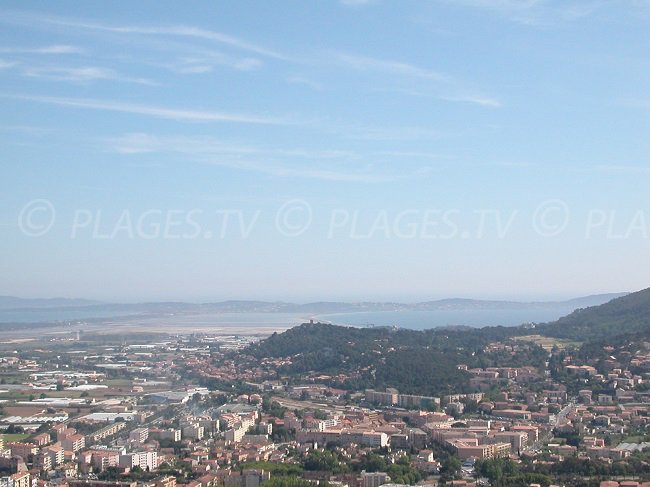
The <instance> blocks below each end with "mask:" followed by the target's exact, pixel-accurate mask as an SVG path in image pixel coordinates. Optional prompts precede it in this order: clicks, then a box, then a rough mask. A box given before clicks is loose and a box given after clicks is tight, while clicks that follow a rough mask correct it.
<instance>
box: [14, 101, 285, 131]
mask: <svg viewBox="0 0 650 487" xmlns="http://www.w3.org/2000/svg"><path fill="white" fill-rule="evenodd" d="M2 96H4V97H5V98H12V99H17V100H25V101H32V102H36V103H46V104H50V105H60V106H68V107H76V108H87V109H92V110H105V111H111V112H122V113H131V114H135V115H145V116H149V117H154V118H163V119H170V120H177V121H183V122H234V123H250V124H269V125H288V124H290V123H291V122H290V121H288V120H286V119H280V118H271V117H264V116H261V115H249V114H240V113H226V112H217V111H202V110H184V109H175V108H165V107H156V106H150V105H140V104H136V103H127V102H121V101H115V100H97V99H92V98H64V97H54V96H31V95H7V94H5V95H2Z"/></svg>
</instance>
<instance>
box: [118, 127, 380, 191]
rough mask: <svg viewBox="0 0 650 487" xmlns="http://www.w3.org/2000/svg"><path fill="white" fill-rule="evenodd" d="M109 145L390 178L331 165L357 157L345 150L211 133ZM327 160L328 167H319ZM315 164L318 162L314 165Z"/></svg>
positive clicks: (199, 159) (325, 176) (277, 169)
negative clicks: (234, 139) (267, 144)
mask: <svg viewBox="0 0 650 487" xmlns="http://www.w3.org/2000/svg"><path fill="white" fill-rule="evenodd" d="M106 142H107V143H108V144H109V145H110V146H111V148H112V149H113V150H115V151H117V152H119V153H121V154H142V153H167V154H172V155H174V154H175V155H181V156H183V157H182V160H183V161H188V160H189V161H192V162H196V163H201V164H209V165H216V166H223V167H228V168H231V169H239V170H245V171H254V172H259V173H263V174H268V175H272V176H278V177H297V178H308V179H320V180H326V181H338V182H363V183H376V182H383V181H388V180H390V179H392V178H391V177H389V176H388V175H383V174H379V173H377V172H376V171H369V170H364V171H350V170H345V171H343V170H336V169H332V168H331V165H332V164H333V163H334V162H336V161H338V162H347V163H349V162H350V161H353V160H356V159H358V158H359V156H358V155H356V154H354V153H350V152H347V151H332V150H316V151H314V150H307V149H276V148H273V149H268V148H260V147H255V146H251V145H242V144H232V143H228V142H224V141H221V140H218V139H215V138H214V137H189V136H171V137H169V136H167V137H160V136H155V135H151V134H143V133H132V134H127V135H125V136H122V137H118V138H113V139H108V140H106ZM323 163H327V165H328V167H320V166H321V165H322V164H323ZM317 164H318V165H319V166H317Z"/></svg>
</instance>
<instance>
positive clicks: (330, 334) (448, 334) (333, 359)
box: [248, 323, 546, 395]
mask: <svg viewBox="0 0 650 487" xmlns="http://www.w3.org/2000/svg"><path fill="white" fill-rule="evenodd" d="M511 333H512V329H509V328H505V327H492V328H486V329H482V330H476V329H473V330H472V329H441V328H438V329H434V330H426V331H416V330H405V329H394V328H353V327H344V326H335V325H329V324H324V323H305V324H303V325H300V326H297V327H295V328H292V329H290V330H287V331H286V332H284V333H275V334H273V335H272V336H270V337H269V338H267V339H266V340H263V341H261V342H259V343H257V344H255V345H253V346H251V348H250V349H249V350H248V351H249V353H251V354H252V355H254V356H256V357H258V358H263V357H284V358H290V362H291V363H290V364H287V365H285V366H283V367H282V368H281V370H279V371H278V372H279V373H280V374H281V375H289V376H300V377H302V376H304V375H305V374H307V373H310V372H316V373H323V374H331V375H337V374H340V373H352V374H353V375H354V374H355V373H358V372H359V371H361V373H360V374H359V375H358V378H357V379H356V380H351V381H350V380H348V381H346V383H345V384H340V385H341V387H346V388H347V387H349V388H353V389H363V388H366V387H374V388H382V387H387V386H392V387H397V388H398V389H399V390H400V391H402V392H404V393H411V394H425V395H427V394H433V395H437V394H444V393H450V392H454V391H456V392H463V391H467V390H468V386H469V375H468V374H467V373H466V372H464V371H462V370H458V367H457V366H458V364H460V363H465V364H468V365H469V366H476V367H487V366H492V365H496V363H495V362H494V360H495V359H496V358H497V357H494V356H492V355H487V354H485V353H484V352H483V350H484V347H485V344H487V343H488V342H490V341H494V340H501V339H504V338H508V337H509V336H510V335H511ZM537 352H539V353H537ZM545 356H546V354H545V353H544V352H543V350H542V349H541V348H539V350H537V349H535V350H534V351H533V352H532V353H531V354H530V355H528V356H526V357H525V358H526V360H527V361H530V362H531V363H534V362H538V363H539V364H541V363H543V360H544V358H545ZM500 359H503V360H505V361H506V362H504V363H503V365H524V364H523V363H520V364H518V363H517V364H516V363H510V362H508V361H512V360H516V359H513V358H512V357H511V356H508V357H501V358H500Z"/></svg>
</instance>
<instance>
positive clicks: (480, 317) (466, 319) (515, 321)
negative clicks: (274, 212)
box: [316, 307, 573, 330]
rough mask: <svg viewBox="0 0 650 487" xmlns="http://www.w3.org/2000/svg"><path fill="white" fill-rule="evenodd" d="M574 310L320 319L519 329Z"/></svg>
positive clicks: (466, 311)
mask: <svg viewBox="0 0 650 487" xmlns="http://www.w3.org/2000/svg"><path fill="white" fill-rule="evenodd" d="M572 311H573V308H571V307H552V308H539V307H530V308H528V307H522V308H517V309H501V310H494V309H454V310H430V311H379V312H359V313H336V314H324V315H318V316H317V317H316V319H318V320H319V321H324V322H328V323H332V324H335V325H350V326H397V327H399V328H408V329H412V330H428V329H430V328H439V327H445V326H468V327H472V328H480V327H483V326H499V325H501V326H519V325H522V324H525V323H545V322H548V321H554V320H557V319H558V318H561V317H562V316H566V315H567V314H569V313H571V312H572Z"/></svg>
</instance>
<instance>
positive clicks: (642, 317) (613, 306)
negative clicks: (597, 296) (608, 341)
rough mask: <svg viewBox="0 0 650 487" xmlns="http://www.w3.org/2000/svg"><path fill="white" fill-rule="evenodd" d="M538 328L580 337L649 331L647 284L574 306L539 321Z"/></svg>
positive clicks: (648, 291) (551, 332)
mask: <svg viewBox="0 0 650 487" xmlns="http://www.w3.org/2000/svg"><path fill="white" fill-rule="evenodd" d="M539 330H540V333H542V334H544V335H547V336H553V337H558V338H571V339H577V340H581V341H588V340H595V339H603V338H610V337H615V336H620V335H625V334H634V333H647V334H649V335H650V288H648V289H644V290H642V291H638V292H635V293H630V294H626V295H625V296H622V297H618V298H615V299H613V300H611V301H609V302H607V303H605V304H601V305H599V306H591V307H587V308H581V309H577V310H575V311H574V312H573V313H571V314H569V315H567V316H565V317H563V318H560V319H559V320H557V321H555V322H552V323H546V324H542V325H540V326H539Z"/></svg>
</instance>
